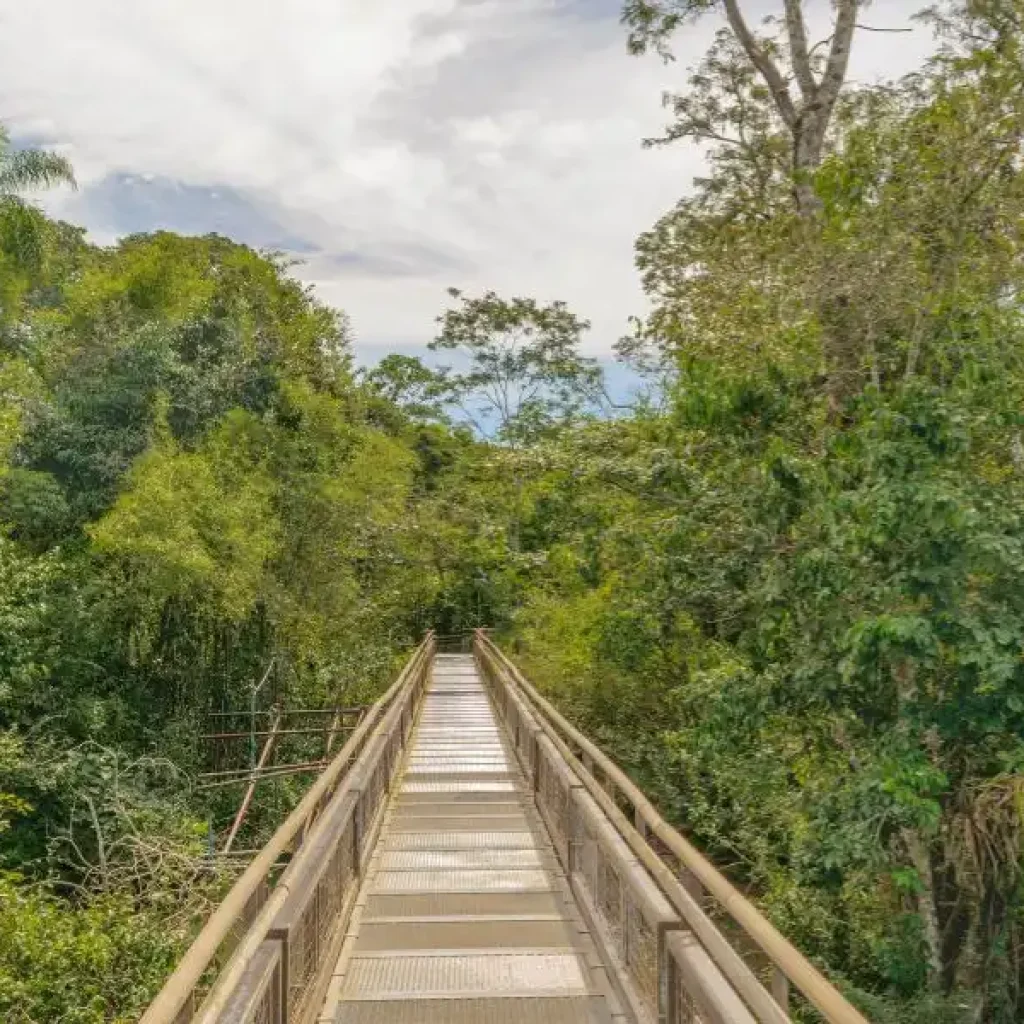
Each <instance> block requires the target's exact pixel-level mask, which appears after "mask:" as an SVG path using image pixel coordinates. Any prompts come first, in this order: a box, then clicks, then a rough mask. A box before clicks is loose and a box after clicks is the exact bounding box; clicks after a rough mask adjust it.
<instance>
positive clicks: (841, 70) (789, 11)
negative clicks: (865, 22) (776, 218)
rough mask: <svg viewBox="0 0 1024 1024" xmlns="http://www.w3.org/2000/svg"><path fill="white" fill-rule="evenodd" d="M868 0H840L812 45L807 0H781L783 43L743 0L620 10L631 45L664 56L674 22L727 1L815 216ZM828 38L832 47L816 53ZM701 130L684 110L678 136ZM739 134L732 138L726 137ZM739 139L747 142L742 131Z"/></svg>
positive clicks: (648, 0) (795, 179) (799, 200)
mask: <svg viewBox="0 0 1024 1024" xmlns="http://www.w3.org/2000/svg"><path fill="white" fill-rule="evenodd" d="M863 6H865V3H864V0H836V3H835V8H836V14H835V23H834V26H833V30H832V34H831V36H830V38H829V39H827V40H825V41H824V42H823V43H818V44H817V45H815V46H811V45H810V43H809V41H808V37H807V25H806V22H805V20H804V12H803V7H804V5H803V0H784V8H785V42H784V45H780V43H779V42H778V41H777V40H776V39H774V38H767V39H764V38H759V37H758V36H757V35H756V34H755V33H754V31H753V30H752V29H751V28H750V25H749V23H748V21H747V19H746V17H745V16H744V14H743V9H742V4H741V3H740V0H626V3H625V6H624V8H623V15H622V17H623V21H624V22H625V23H626V24H627V25H628V26H629V29H630V34H629V48H630V52H632V53H635V54H642V53H645V52H646V51H647V50H648V49H651V48H653V49H654V50H656V52H658V53H659V54H661V56H662V57H663V58H665V59H671V51H670V50H669V48H668V39H669V37H670V36H671V35H672V34H673V33H674V32H675V30H676V29H677V28H679V27H680V26H682V25H684V24H685V23H686V22H688V21H693V20H695V19H697V18H699V17H701V16H702V15H703V14H706V13H707V12H709V11H711V10H716V9H720V8H724V11H725V17H726V20H727V21H728V24H729V30H730V32H731V33H732V36H733V38H734V39H735V41H736V43H737V44H738V47H739V50H740V51H742V53H743V54H744V55H745V57H746V59H747V61H748V62H749V65H750V66H751V67H753V68H754V69H756V72H757V74H758V75H759V76H760V78H761V80H762V81H763V82H764V85H765V86H766V87H767V90H768V93H769V95H770V97H771V100H772V102H773V103H774V106H775V109H776V111H777V112H778V115H779V118H780V119H781V122H782V124H783V125H784V126H785V128H786V130H787V132H788V133H789V136H790V142H791V156H790V166H791V170H792V185H793V195H794V199H795V201H796V206H797V209H798V210H799V212H800V215H801V216H802V217H807V218H810V217H814V216H816V215H817V214H818V212H819V211H820V208H821V203H820V201H819V199H818V197H817V195H816V194H815V191H814V184H813V180H812V179H813V175H814V172H815V171H816V170H817V169H818V167H819V165H820V164H821V160H822V156H823V155H824V151H825V140H826V137H827V134H828V128H829V123H830V121H831V119H832V114H833V111H834V110H835V106H836V101H837V100H838V99H839V93H840V91H841V90H842V87H843V84H844V82H845V81H846V73H847V68H848V66H849V61H850V48H851V46H852V43H853V36H854V32H855V30H856V27H857V13H858V11H859V10H860V9H861V8H862V7H863ZM823 46H824V48H825V49H826V50H827V53H826V55H825V56H824V57H819V56H818V51H819V49H821V48H822V47H823ZM793 81H795V82H796V85H797V87H798V91H797V92H794V89H793V87H792V84H791V83H792V82H793ZM702 134H703V133H702V131H701V127H700V125H699V123H698V122H692V121H691V122H690V123H689V125H687V123H686V120H685V111H684V120H683V124H682V125H681V126H679V127H677V129H676V137H687V136H689V137H693V138H696V139H700V138H701V135H702ZM735 141H736V140H733V139H730V140H729V144H733V143H734V142H735ZM739 142H740V144H741V145H742V144H743V141H742V136H740V140H739Z"/></svg>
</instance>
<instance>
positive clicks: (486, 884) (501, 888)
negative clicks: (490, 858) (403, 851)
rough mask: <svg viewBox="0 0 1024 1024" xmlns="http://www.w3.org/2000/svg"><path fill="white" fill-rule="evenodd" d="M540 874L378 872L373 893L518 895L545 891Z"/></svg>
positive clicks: (545, 878)
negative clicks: (511, 893)
mask: <svg viewBox="0 0 1024 1024" xmlns="http://www.w3.org/2000/svg"><path fill="white" fill-rule="evenodd" d="M550 887H551V881H550V879H549V878H548V875H547V873H546V872H544V871H529V870H524V871H510V870H507V869H506V870H502V871H450V870H449V871H381V872H379V873H378V874H377V877H376V879H375V884H374V891H375V892H480V893H484V892H520V891H523V890H530V889H533V890H541V891H543V890H545V889H549V888H550Z"/></svg>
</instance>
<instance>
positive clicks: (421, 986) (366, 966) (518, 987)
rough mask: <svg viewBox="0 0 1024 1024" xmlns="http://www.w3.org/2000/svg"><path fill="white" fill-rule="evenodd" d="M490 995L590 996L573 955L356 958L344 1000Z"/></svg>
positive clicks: (583, 970) (583, 972) (581, 967)
mask: <svg viewBox="0 0 1024 1024" xmlns="http://www.w3.org/2000/svg"><path fill="white" fill-rule="evenodd" d="M491 992H524V993H525V992H548V993H551V992H558V993H561V994H564V995H576V994H580V995H582V994H584V993H586V992H587V973H586V968H585V966H584V964H583V962H582V961H581V959H580V957H579V956H577V955H576V954H573V953H488V954H480V953H471V954H467V955H458V956H438V955H415V956H376V957H364V956H356V957H353V958H352V960H351V961H350V963H349V968H348V971H347V973H346V975H345V980H344V982H343V984H342V989H341V994H342V998H343V999H346V998H347V999H351V998H359V997H367V996H369V997H374V996H375V997H376V998H380V997H381V996H382V995H383V994H385V993H395V994H398V995H403V994H404V995H409V994H411V993H415V994H416V995H418V996H421V997H422V996H426V995H446V994H449V993H450V994H455V993H482V994H487V993H491Z"/></svg>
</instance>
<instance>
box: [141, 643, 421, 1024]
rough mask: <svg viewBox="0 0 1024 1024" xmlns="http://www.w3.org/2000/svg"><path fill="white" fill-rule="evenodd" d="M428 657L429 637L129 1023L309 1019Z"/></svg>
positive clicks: (255, 1023)
mask: <svg viewBox="0 0 1024 1024" xmlns="http://www.w3.org/2000/svg"><path fill="white" fill-rule="evenodd" d="M434 651H435V641H434V637H433V634H428V635H427V637H426V639H425V640H424V641H423V643H422V644H420V646H419V647H418V648H417V649H416V651H415V653H414V654H413V656H412V657H411V659H410V660H409V662H408V663H407V664H406V666H405V668H404V669H403V670H402V672H401V674H400V675H399V677H398V679H397V680H396V681H395V682H394V683H393V684H392V686H391V687H390V688H389V689H388V691H387V692H386V693H385V694H384V696H383V697H381V699H380V700H378V701H377V703H376V704H374V705H373V706H372V707H371V708H370V709H369V710H368V711H367V712H366V714H365V715H364V716H363V719H362V721H361V722H360V723H359V725H358V727H357V728H356V729H355V731H354V732H353V733H352V735H351V736H350V737H349V739H348V740H347V742H346V743H345V745H344V746H343V747H342V749H341V751H340V752H339V753H338V755H337V756H336V757H335V758H334V759H333V760H332V761H331V762H330V764H329V765H328V766H327V768H325V769H324V772H323V774H322V775H321V776H320V777H319V778H318V779H317V780H316V782H315V783H314V784H313V785H312V787H311V788H310V789H309V791H308V792H307V793H306V794H305V796H304V797H303V799H302V801H301V802H300V803H299V805H298V806H297V807H296V808H295V810H294V811H292V813H291V814H290V815H289V816H288V818H287V819H286V820H285V822H284V824H282V825H281V827H280V828H279V829H278V830H277V832H275V833H274V835H273V837H272V838H271V839H270V841H269V842H268V843H267V845H266V846H265V847H264V848H263V849H262V850H261V851H260V852H259V854H257V856H256V857H255V858H254V860H253V861H252V863H251V864H250V865H249V867H248V868H247V869H246V871H245V872H244V873H243V874H242V876H241V877H240V878H239V879H238V881H237V882H236V883H235V884H234V886H233V887H232V889H231V891H230V892H229V893H228V894H227V896H226V897H225V899H224V900H223V902H222V903H221V904H220V906H219V907H218V908H217V909H216V910H215V911H214V913H213V914H212V915H211V916H210V918H209V920H208V921H207V922H206V924H205V926H204V927H203V929H202V931H201V932H200V933H199V935H198V936H197V937H196V939H195V941H194V942H193V943H192V945H191V946H190V947H189V949H188V951H187V952H186V954H185V956H184V957H183V958H182V960H181V962H180V963H179V964H178V967H177V969H176V970H175V971H174V973H173V974H172V975H171V977H170V978H169V979H168V980H167V982H166V983H165V985H164V987H163V988H162V989H161V990H160V992H159V994H158V995H157V997H156V999H154V1001H153V1002H152V1003H151V1004H150V1006H149V1008H148V1009H147V1010H146V1012H145V1014H143V1016H142V1018H141V1021H140V1024H193V1022H194V1024H228V1022H230V1024H306V1022H308V1021H310V1020H312V1019H313V1018H314V1017H315V1015H316V1014H317V1013H318V1012H319V1009H320V1004H321V1003H322V1001H323V998H324V993H325V990H326V987H327V983H328V982H329V980H330V974H331V971H330V966H331V964H332V963H333V961H334V960H335V959H336V958H337V955H338V953H339V951H340V946H341V941H342V940H343V938H344V933H345V926H346V923H347V920H348V915H349V912H350V910H351V907H352V905H353V903H354V901H355V895H356V892H357V890H358V887H359V882H360V879H361V876H362V871H363V865H364V863H365V861H366V858H367V856H368V854H369V853H370V851H372V849H373V844H374V842H375V839H376V829H377V827H378V825H379V820H380V813H381V811H382V809H383V805H384V803H385V802H386V798H387V794H388V791H389V789H390V784H391V780H392V778H393V776H394V773H395V771H396V769H397V767H398V764H399V762H400V760H401V757H402V753H403V750H404V748H405V746H406V743H407V741H408V738H409V734H410V731H411V729H412V724H413V720H414V715H415V711H416V707H417V704H418V702H419V700H420V697H421V696H422V693H423V690H424V687H425V684H426V680H427V679H428V677H429V672H430V666H431V664H432V662H433V657H434ZM288 850H292V851H293V856H292V859H291V862H290V863H289V864H288V866H287V868H285V869H284V871H283V872H280V874H279V876H278V872H277V870H276V867H275V866H276V865H277V862H278V859H279V858H280V857H281V855H282V854H284V853H285V852H287V851H288Z"/></svg>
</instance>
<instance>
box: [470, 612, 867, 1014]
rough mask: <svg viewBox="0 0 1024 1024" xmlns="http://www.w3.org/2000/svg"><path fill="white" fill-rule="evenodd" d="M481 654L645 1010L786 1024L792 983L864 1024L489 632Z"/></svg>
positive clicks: (623, 980) (592, 920) (601, 929)
mask: <svg viewBox="0 0 1024 1024" xmlns="http://www.w3.org/2000/svg"><path fill="white" fill-rule="evenodd" d="M474 653H475V656H476V660H477V664H478V666H479V669H480V672H481V675H482V676H483V678H484V679H485V681H486V682H487V684H488V685H489V687H490V690H491V692H492V695H493V698H494V702H495V706H496V707H497V709H498V713H499V716H500V717H501V718H502V719H503V721H504V724H505V727H506V729H507V730H508V734H509V739H510V741H511V743H512V745H513V748H514V749H515V751H516V754H517V757H518V759H519V761H520V764H521V765H522V768H523V771H524V772H525V774H526V776H527V779H528V781H529V782H530V783H531V785H532V786H533V790H534V796H535V800H536V804H537V808H538V810H539V812H540V814H541V817H542V818H543V820H544V822H545V824H546V826H547V828H548V831H549V832H550V835H551V839H552V843H553V845H554V847H555V850H556V853H557V855H558V857H559V860H560V861H561V863H562V866H563V868H564V869H565V872H566V875H567V877H568V878H569V881H570V884H571V886H572V890H573V894H574V895H575V897H576V899H577V901H578V902H579V905H580V909H581V911H582V912H583V914H584V916H585V917H586V918H587V920H588V923H589V924H590V925H591V927H592V929H593V932H594V936H595V939H596V940H597V942H598V945H599V946H600V947H601V953H602V955H603V957H604V959H605V962H606V963H607V964H609V966H610V967H611V968H612V973H613V976H614V977H615V978H616V979H617V982H618V985H619V987H620V989H621V992H620V995H621V996H622V998H624V1000H625V1002H626V1003H627V1004H628V1005H629V1007H630V1009H631V1011H632V1013H633V1014H634V1016H635V1017H636V1018H637V1019H638V1020H640V1021H651V1022H654V1021H657V1022H659V1024H684V1022H690V1021H697V1020H699V1021H701V1022H703V1024H725V1022H729V1024H752V1022H754V1021H758V1022H761V1024H787V1022H789V1020H790V1017H789V991H790V986H791V985H792V987H793V988H794V989H795V990H796V991H797V992H798V993H800V995H801V997H802V998H803V999H805V1000H806V1002H807V1003H808V1004H809V1005H810V1006H811V1007H813V1008H814V1009H815V1010H817V1011H818V1013H820V1014H821V1016H822V1017H824V1018H825V1019H826V1020H827V1021H830V1022H831V1024H867V1021H866V1020H865V1018H864V1017H863V1016H862V1015H861V1014H860V1013H859V1012H858V1011H857V1010H856V1008H855V1007H853V1006H852V1005H851V1004H850V1003H849V1002H848V1001H847V1000H846V999H845V998H844V996H843V995H842V994H841V993H840V992H839V990H838V989H836V988H835V986H833V985H832V984H831V983H830V982H829V981H828V980H827V979H826V978H825V977H824V976H823V975H822V974H821V972H820V971H818V969H817V968H816V967H814V965H813V964H812V963H811V962H810V961H809V960H808V959H807V958H806V957H805V956H804V955H803V954H802V953H800V951H799V950H797V949H796V948H795V947H794V946H793V945H792V944H791V943H790V942H788V941H787V940H786V939H785V938H784V937H783V936H782V935H781V934H780V933H779V932H778V930H777V929H775V928H774V927H773V926H772V924H771V923H770V922H769V921H768V920H767V919H766V918H765V917H764V916H763V915H762V914H761V912H760V911H759V910H758V909H757V908H756V907H755V906H754V905H753V904H752V903H751V902H750V901H749V900H748V899H746V897H745V896H743V895H742V893H740V892H739V891H738V890H737V889H736V888H735V887H734V886H733V885H732V884H731V883H730V882H729V881H728V879H726V878H725V876H724V875H722V874H721V873H720V872H719V871H718V870H717V869H716V868H715V867H714V866H713V865H712V864H711V863H710V862H709V861H708V860H707V859H706V858H705V857H704V856H703V855H702V854H701V853H700V852H699V851H698V850H697V849H696V848H695V847H693V846H692V845H691V844H690V843H689V842H687V841H686V839H684V838H683V837H682V836H681V835H680V834H679V833H678V832H677V831H676V830H675V829H673V828H672V827H671V826H670V825H669V824H668V823H667V822H666V821H665V820H664V819H663V818H662V817H661V815H660V814H659V813H658V811H657V810H656V809H655V808H654V807H653V805H652V804H651V803H650V801H648V800H647V798H646V797H645V796H644V795H643V793H641V792H640V790H639V789H638V788H637V787H636V786H635V785H634V784H633V782H631V781H630V779H629V778H628V777H627V776H626V775H625V773H624V772H623V771H622V770H621V769H620V768H619V767H618V766H617V765H616V764H615V763H614V762H613V761H612V760H611V759H610V758H608V757H607V756H606V755H605V754H604V753H603V752H602V751H601V750H600V749H599V748H598V747H596V746H595V745H594V744H593V743H592V742H591V741H590V740H588V739H587V738H586V737H585V736H584V735H583V734H582V733H581V732H580V731H579V730H578V729H576V728H575V727H574V726H573V725H571V724H570V723H569V722H568V721H567V720H566V719H565V718H564V717H563V716H562V715H561V714H560V713H559V712H558V711H557V710H556V709H555V708H554V707H553V706H552V705H551V703H550V702H549V701H547V700H545V698H544V697H542V696H541V694H540V693H538V691H537V690H536V689H535V688H534V687H533V686H532V685H531V684H530V683H529V682H528V681H527V680H526V679H525V678H524V677H523V675H522V673H520V672H519V670H518V669H517V668H516V667H515V665H513V664H512V662H511V661H509V659H508V658H506V657H505V655H504V654H503V653H502V652H501V651H500V650H499V649H498V648H497V647H496V646H495V645H494V643H493V642H492V641H491V640H490V639H489V638H488V637H487V636H486V635H484V634H483V633H482V632H478V633H477V636H476V638H475V643H474ZM623 808H625V809H626V811H628V812H629V816H627V813H625V812H624V810H623ZM704 899H710V900H713V901H715V908H714V909H715V911H716V912H717V914H718V916H719V917H721V918H725V919H728V920H729V921H730V922H731V924H732V926H734V929H735V930H736V931H737V932H738V934H739V936H740V938H741V940H742V946H741V948H742V949H743V950H744V951H747V950H749V949H756V950H758V951H759V954H760V956H759V958H760V960H761V963H762V964H763V963H765V962H766V963H767V964H768V965H769V967H770V976H769V979H768V987H766V985H765V984H763V983H762V980H761V978H760V977H759V976H758V973H759V972H758V971H757V970H756V969H755V967H752V966H751V965H750V964H748V963H747V962H746V960H745V959H744V956H743V955H741V952H740V950H738V949H737V948H734V947H733V945H731V944H730V943H729V941H728V940H727V939H726V937H725V935H724V934H723V932H722V931H721V930H720V928H719V927H718V925H717V924H716V923H715V921H713V920H712V919H711V917H709V916H708V914H707V913H706V912H705V910H704V907H703V906H702V901H703V900H704ZM758 966H760V965H758ZM769 989H770V991H769Z"/></svg>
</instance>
